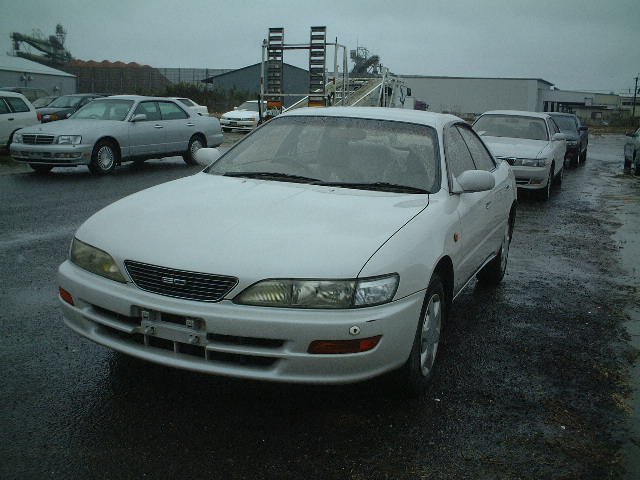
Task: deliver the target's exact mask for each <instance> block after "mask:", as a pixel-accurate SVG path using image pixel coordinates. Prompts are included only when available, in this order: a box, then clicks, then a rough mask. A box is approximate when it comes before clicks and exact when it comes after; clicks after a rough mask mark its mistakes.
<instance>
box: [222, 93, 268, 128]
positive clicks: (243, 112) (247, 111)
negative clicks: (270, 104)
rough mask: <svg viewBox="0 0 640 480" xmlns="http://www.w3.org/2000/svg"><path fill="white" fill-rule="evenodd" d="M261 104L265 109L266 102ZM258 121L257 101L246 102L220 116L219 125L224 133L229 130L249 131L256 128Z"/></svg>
mask: <svg viewBox="0 0 640 480" xmlns="http://www.w3.org/2000/svg"><path fill="white" fill-rule="evenodd" d="M262 103H263V108H266V102H262ZM259 120H260V113H259V112H258V100H247V101H246V102H244V103H243V104H242V105H240V106H239V107H234V108H233V110H232V111H230V112H227V113H224V114H222V117H220V125H221V126H222V130H223V131H225V132H228V131H230V130H242V131H249V130H253V129H254V128H256V127H257V126H258V121H259Z"/></svg>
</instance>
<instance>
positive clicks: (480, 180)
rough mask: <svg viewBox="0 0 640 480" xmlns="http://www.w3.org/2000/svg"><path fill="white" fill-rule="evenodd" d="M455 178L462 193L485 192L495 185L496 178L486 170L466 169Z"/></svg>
mask: <svg viewBox="0 0 640 480" xmlns="http://www.w3.org/2000/svg"><path fill="white" fill-rule="evenodd" d="M457 180H458V184H459V185H460V186H461V187H462V191H463V192H464V193H473V192H486V191H488V190H491V189H492V188H493V187H495V186H496V179H495V178H494V177H493V175H492V174H491V173H489V172H487V171H486V170H467V171H466V172H462V173H461V174H460V176H459V177H458V178H457Z"/></svg>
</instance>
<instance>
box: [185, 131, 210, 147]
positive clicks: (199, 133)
mask: <svg viewBox="0 0 640 480" xmlns="http://www.w3.org/2000/svg"><path fill="white" fill-rule="evenodd" d="M193 137H200V138H201V139H202V140H204V143H203V145H202V146H203V147H206V146H207V144H208V142H207V136H206V135H205V134H204V132H195V133H194V134H193V135H191V136H190V137H189V141H191V139H192V138H193Z"/></svg>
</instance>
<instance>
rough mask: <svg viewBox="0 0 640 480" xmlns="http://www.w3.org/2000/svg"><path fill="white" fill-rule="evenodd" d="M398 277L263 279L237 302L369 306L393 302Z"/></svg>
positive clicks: (249, 303)
mask: <svg viewBox="0 0 640 480" xmlns="http://www.w3.org/2000/svg"><path fill="white" fill-rule="evenodd" d="M398 279H399V277H398V275H397V274H392V275H388V276H385V277H374V278H365V279H354V280H303V279H299V280H298V279H273V280H263V281H261V282H258V283H255V284H254V285H252V286H250V287H249V288H247V289H246V290H244V291H243V292H242V293H240V295H238V296H237V297H236V298H235V299H234V301H235V302H236V303H240V304H243V305H255V306H262V307H289V308H291V307H293V308H353V307H366V306H372V305H380V304H382V303H387V302H390V301H391V299H393V296H394V295H395V293H396V289H397V288H398Z"/></svg>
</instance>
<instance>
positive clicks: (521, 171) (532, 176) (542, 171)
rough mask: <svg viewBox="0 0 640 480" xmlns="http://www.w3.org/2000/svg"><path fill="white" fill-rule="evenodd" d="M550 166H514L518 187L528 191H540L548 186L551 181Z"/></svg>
mask: <svg viewBox="0 0 640 480" xmlns="http://www.w3.org/2000/svg"><path fill="white" fill-rule="evenodd" d="M550 168H551V167H550V166H544V167H519V166H512V167H511V169H512V170H513V174H514V175H515V177H516V186H517V187H518V188H524V189H528V190H539V189H541V188H545V187H546V186H547V182H548V181H549V169H550Z"/></svg>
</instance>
